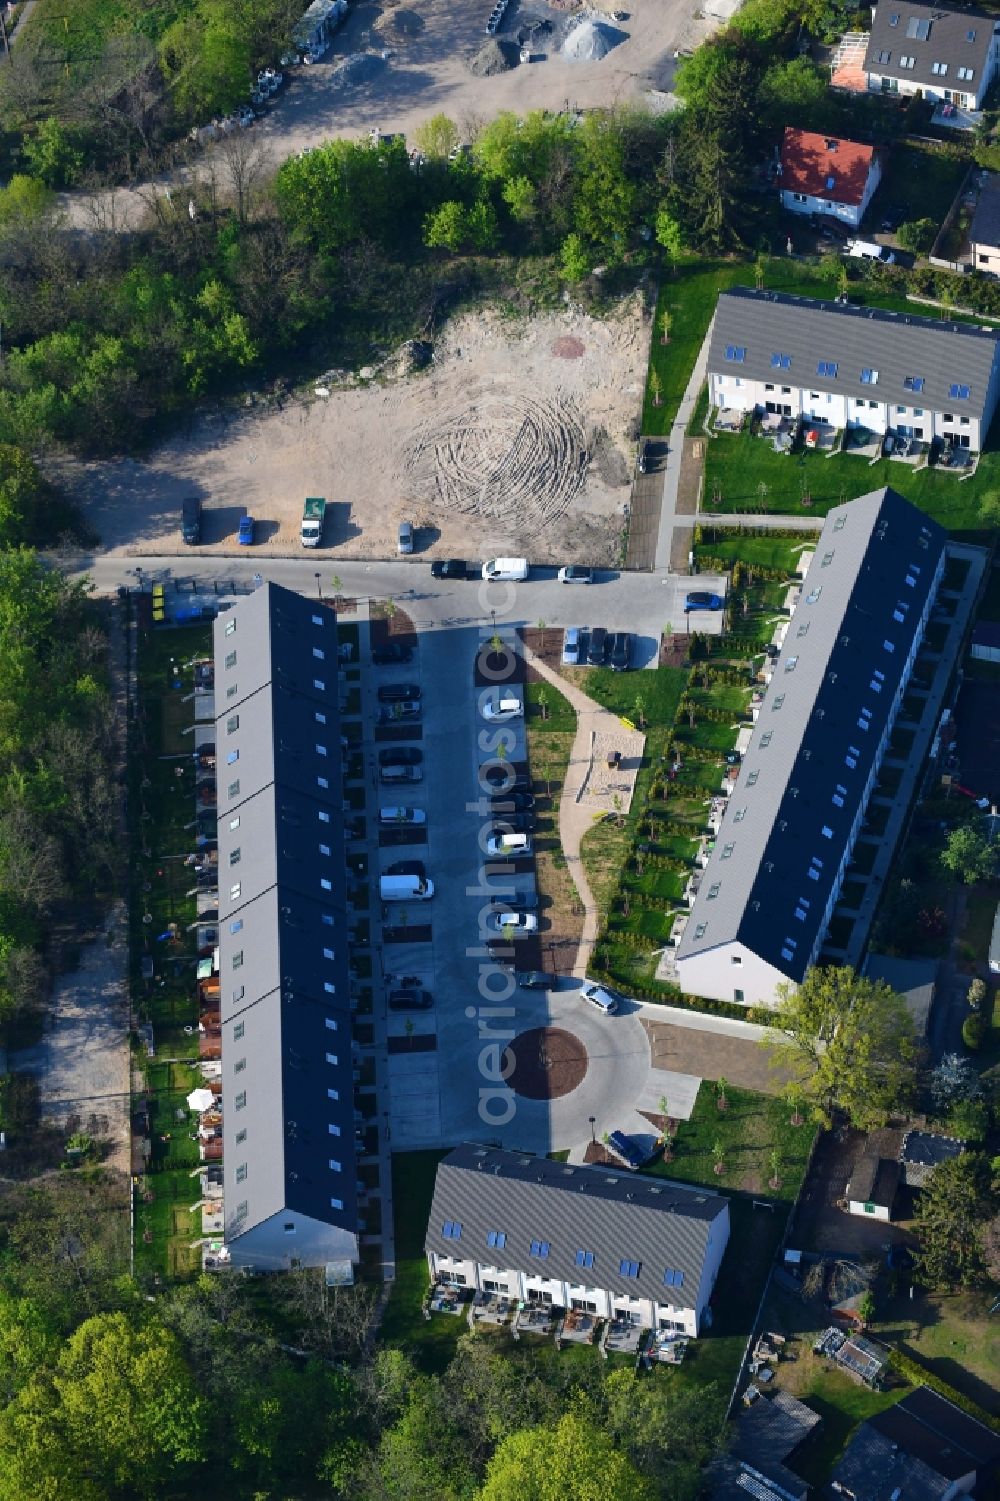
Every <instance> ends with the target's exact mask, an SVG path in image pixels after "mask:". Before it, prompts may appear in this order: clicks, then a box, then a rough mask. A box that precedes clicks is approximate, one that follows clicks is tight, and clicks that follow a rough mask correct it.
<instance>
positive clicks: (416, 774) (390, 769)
mask: <svg viewBox="0 0 1000 1501" xmlns="http://www.w3.org/2000/svg"><path fill="white" fill-rule="evenodd" d="M378 779H379V781H380V782H381V783H382V784H383V786H387V787H392V786H394V785H395V784H396V783H397V782H422V781H423V779H424V769H423V767H422V766H403V765H400V763H399V762H398V761H394V762H393V763H392V764H391V765H389V766H382V767H380V768H379V774H378Z"/></svg>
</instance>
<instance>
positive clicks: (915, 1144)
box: [899, 1131, 965, 1188]
mask: <svg viewBox="0 0 1000 1501" xmlns="http://www.w3.org/2000/svg"><path fill="white" fill-rule="evenodd" d="M964 1151H965V1142H964V1141H962V1140H960V1138H959V1137H957V1136H942V1135H940V1134H939V1133H938V1132H937V1131H907V1133H906V1135H905V1136H904V1137H903V1144H902V1146H901V1147H900V1149H899V1161H900V1165H901V1166H902V1169H903V1182H904V1183H905V1184H907V1186H908V1187H909V1188H923V1186H924V1184H925V1183H926V1182H927V1180H928V1178H929V1177H930V1175H931V1173H932V1172H933V1171H934V1169H935V1168H936V1167H940V1165H941V1163H942V1162H949V1161H950V1160H951V1159H952V1158H953V1157H961V1155H962V1153H963V1152H964Z"/></svg>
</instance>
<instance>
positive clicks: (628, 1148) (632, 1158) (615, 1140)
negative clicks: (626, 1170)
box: [608, 1131, 646, 1172]
mask: <svg viewBox="0 0 1000 1501" xmlns="http://www.w3.org/2000/svg"><path fill="white" fill-rule="evenodd" d="M608 1146H609V1148H610V1149H611V1151H612V1152H614V1154H615V1156H616V1157H620V1158H621V1160H622V1162H624V1163H625V1164H626V1166H627V1167H630V1168H632V1170H633V1172H634V1171H635V1170H636V1168H640V1167H642V1164H643V1163H644V1162H645V1160H646V1154H645V1152H643V1151H642V1150H641V1149H640V1147H639V1145H638V1143H637V1142H636V1141H635V1140H633V1138H632V1137H631V1136H626V1134H625V1132H624V1131H612V1132H611V1133H610V1134H609V1136H608Z"/></svg>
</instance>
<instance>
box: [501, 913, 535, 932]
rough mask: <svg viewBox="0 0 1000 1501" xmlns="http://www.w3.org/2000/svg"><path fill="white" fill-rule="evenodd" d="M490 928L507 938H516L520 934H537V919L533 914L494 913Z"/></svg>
mask: <svg viewBox="0 0 1000 1501" xmlns="http://www.w3.org/2000/svg"><path fill="white" fill-rule="evenodd" d="M490 927H491V928H493V929H495V931H496V932H497V933H503V934H505V936H506V937H508V938H516V937H517V936H518V935H519V934H520V933H537V932H538V918H537V917H536V916H535V914H534V913H533V912H494V913H493V914H492V915H491V917H490Z"/></svg>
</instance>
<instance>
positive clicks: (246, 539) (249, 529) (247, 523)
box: [239, 511, 254, 547]
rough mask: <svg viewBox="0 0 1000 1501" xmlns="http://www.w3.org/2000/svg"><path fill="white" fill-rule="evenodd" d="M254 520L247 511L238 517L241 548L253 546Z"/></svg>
mask: <svg viewBox="0 0 1000 1501" xmlns="http://www.w3.org/2000/svg"><path fill="white" fill-rule="evenodd" d="M253 534H254V520H253V517H252V516H251V515H250V512H249V511H244V512H243V515H242V516H241V517H240V535H239V544H240V546H241V547H252V546H253Z"/></svg>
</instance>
